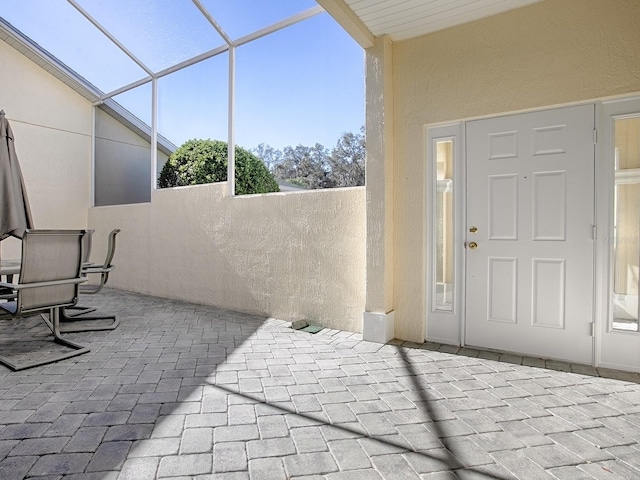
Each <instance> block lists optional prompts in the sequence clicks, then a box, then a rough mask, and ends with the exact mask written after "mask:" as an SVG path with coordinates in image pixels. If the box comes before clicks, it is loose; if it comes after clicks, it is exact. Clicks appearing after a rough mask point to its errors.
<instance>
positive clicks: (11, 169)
mask: <svg viewBox="0 0 640 480" xmlns="http://www.w3.org/2000/svg"><path fill="white" fill-rule="evenodd" d="M0 137H1V138H2V142H0V240H3V239H5V238H7V237H9V236H12V237H16V238H22V237H23V235H24V232H25V229H27V228H33V220H32V219H31V210H30V208H29V200H28V199H27V191H26V189H25V187H24V180H23V178H22V171H21V170H20V164H19V163H18V157H17V155H16V150H15V147H14V144H13V132H12V131H11V127H10V126H9V121H8V120H7V119H6V117H5V115H4V110H0Z"/></svg>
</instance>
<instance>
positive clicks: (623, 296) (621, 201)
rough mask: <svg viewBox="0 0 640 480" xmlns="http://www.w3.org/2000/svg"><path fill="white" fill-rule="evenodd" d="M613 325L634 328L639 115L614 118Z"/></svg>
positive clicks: (639, 252) (639, 237)
mask: <svg viewBox="0 0 640 480" xmlns="http://www.w3.org/2000/svg"><path fill="white" fill-rule="evenodd" d="M614 138H615V157H614V162H615V163H614V169H615V194H614V224H613V228H614V242H613V249H614V250H613V255H614V262H613V269H614V271H613V292H612V295H613V329H614V330H625V331H632V332H638V331H639V328H638V316H639V315H638V312H639V310H638V308H639V305H638V275H639V274H640V117H630V118H618V119H616V120H615V122H614Z"/></svg>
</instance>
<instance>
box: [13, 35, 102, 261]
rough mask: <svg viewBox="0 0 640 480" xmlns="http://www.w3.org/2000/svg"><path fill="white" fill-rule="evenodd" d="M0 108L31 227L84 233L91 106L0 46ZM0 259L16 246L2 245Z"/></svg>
mask: <svg viewBox="0 0 640 480" xmlns="http://www.w3.org/2000/svg"><path fill="white" fill-rule="evenodd" d="M0 71H2V72H3V73H4V75H3V79H2V88H1V89H0V108H2V109H4V111H5V113H6V116H7V119H8V120H9V122H10V124H11V128H12V130H13V133H14V135H15V146H16V153H17V155H18V159H19V160H20V166H21V168H22V173H23V176H24V180H25V184H26V187H27V194H28V196H29V202H30V204H31V211H32V214H33V221H34V224H35V227H36V228H84V227H86V224H87V209H88V208H89V206H90V205H91V109H92V107H91V104H90V103H89V102H88V101H87V100H86V99H84V98H83V97H81V96H80V95H78V94H77V93H76V92H75V91H73V90H72V89H70V88H69V87H67V86H66V85H65V84H63V83H62V82H60V81H59V80H57V79H56V78H55V77H53V76H52V75H51V74H49V73H47V72H46V71H45V70H43V69H42V68H40V67H39V66H38V65H36V64H35V63H33V62H32V61H30V60H29V59H28V58H26V57H25V56H24V55H22V54H21V53H19V52H18V51H16V50H15V49H14V48H13V47H11V46H9V45H7V44H6V43H4V42H0ZM1 248H2V257H4V258H16V257H19V256H20V243H19V241H18V240H15V239H12V238H9V239H7V240H4V241H3V242H2V246H1Z"/></svg>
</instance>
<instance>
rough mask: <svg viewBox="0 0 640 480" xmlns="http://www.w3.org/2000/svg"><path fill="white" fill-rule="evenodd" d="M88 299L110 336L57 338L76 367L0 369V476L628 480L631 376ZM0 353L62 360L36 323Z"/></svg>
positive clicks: (127, 300) (637, 407)
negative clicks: (79, 349)
mask: <svg viewBox="0 0 640 480" xmlns="http://www.w3.org/2000/svg"><path fill="white" fill-rule="evenodd" d="M83 300H84V299H83ZM90 300H91V301H92V303H94V304H95V305H96V306H98V307H99V309H100V310H103V311H109V312H113V313H116V314H117V315H118V317H119V318H120V320H121V324H120V326H119V327H118V328H117V329H116V330H114V331H108V332H87V333H76V334H69V335H68V337H69V338H70V339H72V340H76V341H78V342H79V343H81V344H86V345H88V346H90V347H91V352H90V353H89V354H86V355H83V356H80V357H76V358H73V359H69V360H66V361H64V362H59V363H57V364H54V365H49V366H44V367H38V368H35V369H31V370H26V371H23V372H10V371H9V370H8V369H5V368H4V367H0V479H2V480H9V479H17V480H20V479H24V478H30V477H41V478H57V479H58V478H64V479H65V480H74V479H77V480H80V479H82V480H91V479H94V478H95V479H101V480H105V479H107V480H111V479H113V480H115V479H118V478H119V479H136V480H139V479H157V478H176V479H178V478H196V479H201V480H203V479H206V478H215V479H218V480H225V479H241V478H242V479H247V478H249V479H258V480H269V479H282V480H288V479H295V478H304V479H312V480H313V479H318V480H319V479H324V480H357V479H367V480H369V479H392V480H395V479H402V478H407V479H430V480H444V479H453V480H455V479H456V478H457V479H483V480H485V479H486V480H489V479H494V478H498V479H503V480H507V479H559V480H562V479H577V480H581V479H585V480H586V479H604V478H640V460H638V458H640V455H638V453H639V451H640V375H638V374H633V373H627V372H616V371H611V370H603V369H595V368H592V367H588V366H583V365H570V364H566V363H563V362H553V361H546V360H544V359H535V358H528V357H521V356H517V355H507V354H500V353H497V352H483V351H478V350H475V349H470V348H456V347H451V346H444V345H439V344H434V343H425V344H413V343H408V342H399V341H393V342H390V343H389V344H387V345H379V344H373V343H368V342H364V341H362V339H361V335H359V334H353V333H349V332H340V331H336V330H328V329H325V330H322V331H320V332H319V333H317V334H315V335H312V334H309V333H305V332H300V331H294V330H292V329H291V328H290V325H289V323H287V322H284V321H279V320H274V319H265V318H262V317H259V316H256V315H248V314H242V313H237V312H230V311H226V310H222V309H218V308H214V307H205V306H200V305H192V304H188V303H183V302H177V301H172V300H167V299H162V298H154V297H148V296H144V295H136V294H132V293H128V292H122V291H116V290H109V289H107V290H106V291H104V293H101V294H99V295H96V296H93V297H91V299H90ZM20 332H22V335H23V337H24V336H26V335H29V336H30V338H33V341H31V342H23V341H17V340H16V339H17V338H18V339H21V340H24V338H21V337H20ZM27 332H28V333H27ZM0 345H2V348H3V353H4V354H8V355H11V354H13V355H19V356H22V357H26V356H32V355H46V354H50V353H51V352H54V351H56V349H60V348H63V347H60V346H57V345H55V344H53V342H51V341H50V339H48V338H47V331H46V327H45V326H44V324H42V322H41V321H40V320H39V319H37V318H33V319H25V320H24V321H23V322H22V323H21V324H20V325H19V326H18V325H16V324H10V323H9V322H7V321H0Z"/></svg>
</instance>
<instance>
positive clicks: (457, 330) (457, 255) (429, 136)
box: [425, 122, 465, 345]
mask: <svg viewBox="0 0 640 480" xmlns="http://www.w3.org/2000/svg"><path fill="white" fill-rule="evenodd" d="M425 138H426V143H425V159H426V168H425V173H426V178H425V185H426V202H427V206H426V212H427V221H426V222H425V224H426V231H425V239H426V242H425V244H426V245H427V251H426V262H425V264H426V268H425V272H426V276H427V278H426V285H427V292H426V293H427V295H426V302H427V304H426V318H425V338H426V339H427V340H429V341H436V342H439V343H447V344H456V345H460V343H461V340H462V338H461V332H462V329H461V319H462V315H461V313H462V312H463V311H464V308H463V303H462V302H463V301H464V296H463V295H461V293H462V289H461V287H462V285H463V283H464V282H463V275H464V272H463V270H464V250H463V248H461V247H462V246H461V245H460V242H459V241H458V240H457V239H459V238H462V232H463V229H464V212H463V209H462V205H463V202H462V200H463V198H464V197H463V193H464V189H465V182H464V173H463V166H462V160H463V155H462V152H463V151H464V139H463V124H462V123H461V122H457V123H450V124H447V125H439V126H436V127H427V128H426V129H425ZM449 140H451V141H452V142H453V152H452V154H453V181H451V180H449V181H447V180H445V181H440V182H438V181H437V180H436V159H435V145H436V143H437V142H440V141H449ZM444 187H446V189H447V191H451V190H453V238H454V244H453V272H454V273H453V277H454V278H453V289H452V302H451V305H452V308H451V310H444V309H438V308H436V295H437V292H436V282H435V266H434V262H435V242H434V241H433V239H434V238H435V231H436V228H435V222H436V216H437V214H436V202H435V195H436V193H438V192H441V191H444V190H443V188H444Z"/></svg>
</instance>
